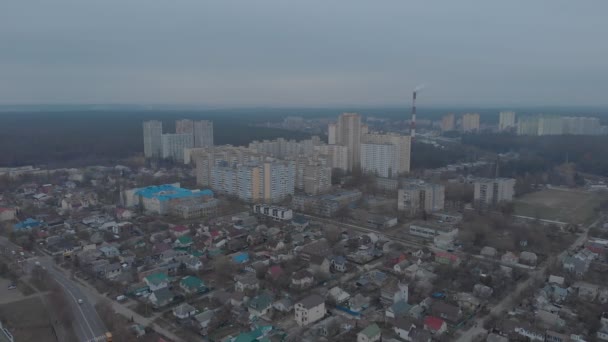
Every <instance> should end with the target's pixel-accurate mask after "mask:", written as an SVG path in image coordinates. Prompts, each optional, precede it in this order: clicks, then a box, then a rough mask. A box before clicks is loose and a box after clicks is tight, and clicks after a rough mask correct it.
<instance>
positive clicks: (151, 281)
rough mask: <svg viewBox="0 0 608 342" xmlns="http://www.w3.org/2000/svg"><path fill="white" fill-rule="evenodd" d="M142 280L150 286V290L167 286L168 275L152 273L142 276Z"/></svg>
mask: <svg viewBox="0 0 608 342" xmlns="http://www.w3.org/2000/svg"><path fill="white" fill-rule="evenodd" d="M144 282H145V283H146V285H148V287H149V288H150V291H153V292H154V291H157V290H160V289H165V288H167V286H169V277H168V276H167V274H166V273H162V272H159V273H153V274H150V275H149V276H147V277H145V278H144Z"/></svg>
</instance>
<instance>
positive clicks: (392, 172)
mask: <svg viewBox="0 0 608 342" xmlns="http://www.w3.org/2000/svg"><path fill="white" fill-rule="evenodd" d="M396 154H397V153H396V147H395V145H392V144H368V143H363V144H361V170H362V171H363V172H365V173H371V174H374V175H377V176H379V177H384V178H394V177H397V175H398V171H397V170H398V165H397V164H398V161H399V160H398V159H396V158H395V156H396Z"/></svg>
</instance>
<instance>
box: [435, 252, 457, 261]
mask: <svg viewBox="0 0 608 342" xmlns="http://www.w3.org/2000/svg"><path fill="white" fill-rule="evenodd" d="M435 257H437V258H446V259H450V260H452V261H456V260H458V256H457V255H455V254H451V253H448V252H437V253H436V254H435Z"/></svg>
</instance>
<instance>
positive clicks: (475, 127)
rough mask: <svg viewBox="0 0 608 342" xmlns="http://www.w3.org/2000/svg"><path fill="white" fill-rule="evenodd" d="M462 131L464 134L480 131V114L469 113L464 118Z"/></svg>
mask: <svg viewBox="0 0 608 342" xmlns="http://www.w3.org/2000/svg"><path fill="white" fill-rule="evenodd" d="M461 126H462V131H463V132H467V133H468V132H476V131H479V114H477V113H467V114H464V115H463V116H462V122H461Z"/></svg>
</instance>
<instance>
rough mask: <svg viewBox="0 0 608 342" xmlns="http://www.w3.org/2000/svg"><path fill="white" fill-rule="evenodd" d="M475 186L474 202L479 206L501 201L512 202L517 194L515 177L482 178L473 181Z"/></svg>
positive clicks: (495, 203)
mask: <svg viewBox="0 0 608 342" xmlns="http://www.w3.org/2000/svg"><path fill="white" fill-rule="evenodd" d="M473 184H474V186H475V193H474V202H475V204H476V205H478V206H494V205H497V204H499V203H501V202H510V201H512V200H513V195H514V194H515V179H513V178H494V179H489V178H480V179H477V180H475V181H474V182H473Z"/></svg>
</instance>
